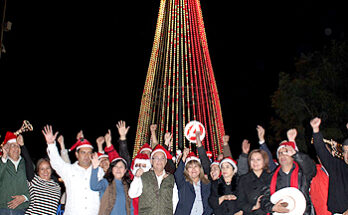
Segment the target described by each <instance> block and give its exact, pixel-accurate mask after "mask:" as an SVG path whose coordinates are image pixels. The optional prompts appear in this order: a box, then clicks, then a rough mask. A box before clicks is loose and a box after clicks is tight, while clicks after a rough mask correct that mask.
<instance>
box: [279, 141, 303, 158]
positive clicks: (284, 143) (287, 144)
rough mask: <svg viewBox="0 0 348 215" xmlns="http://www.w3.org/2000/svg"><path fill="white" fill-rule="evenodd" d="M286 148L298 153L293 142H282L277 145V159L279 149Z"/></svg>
mask: <svg viewBox="0 0 348 215" xmlns="http://www.w3.org/2000/svg"><path fill="white" fill-rule="evenodd" d="M286 146H291V147H292V148H293V149H294V150H295V151H298V148H297V145H296V143H295V142H293V141H283V142H281V143H280V144H279V147H278V149H277V157H278V152H279V150H280V149H281V148H284V147H286Z"/></svg>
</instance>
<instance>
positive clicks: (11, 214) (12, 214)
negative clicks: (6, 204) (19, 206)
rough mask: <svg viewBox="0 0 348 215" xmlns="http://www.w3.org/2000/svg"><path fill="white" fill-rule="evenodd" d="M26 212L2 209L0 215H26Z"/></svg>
mask: <svg viewBox="0 0 348 215" xmlns="http://www.w3.org/2000/svg"><path fill="white" fill-rule="evenodd" d="M24 213H25V210H11V209H0V215H24Z"/></svg>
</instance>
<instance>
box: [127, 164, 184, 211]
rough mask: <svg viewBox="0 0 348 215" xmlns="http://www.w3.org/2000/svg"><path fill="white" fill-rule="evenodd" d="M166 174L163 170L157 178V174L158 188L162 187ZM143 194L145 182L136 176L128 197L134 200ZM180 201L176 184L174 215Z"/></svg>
mask: <svg viewBox="0 0 348 215" xmlns="http://www.w3.org/2000/svg"><path fill="white" fill-rule="evenodd" d="M165 174H166V172H165V171H164V170H163V173H162V175H160V176H157V175H156V174H155V175H156V178H157V183H158V188H160V187H161V183H162V180H163V177H164V175H165ZM142 192H143V181H142V180H141V177H137V176H135V177H134V179H133V181H132V183H131V184H130V187H129V190H128V195H129V197H130V198H132V199H134V198H137V197H139V196H141V194H142ZM178 201H179V194H178V188H177V186H176V183H175V182H174V187H173V214H174V212H175V209H176V205H177V204H178Z"/></svg>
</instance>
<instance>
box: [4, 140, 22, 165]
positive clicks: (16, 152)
mask: <svg viewBox="0 0 348 215" xmlns="http://www.w3.org/2000/svg"><path fill="white" fill-rule="evenodd" d="M5 147H8V148H7V150H8V156H9V157H10V158H11V159H12V160H14V161H17V160H18V159H19V156H20V154H21V147H20V146H19V144H18V143H17V142H14V143H7V144H6V145H5Z"/></svg>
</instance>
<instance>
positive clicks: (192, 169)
mask: <svg viewBox="0 0 348 215" xmlns="http://www.w3.org/2000/svg"><path fill="white" fill-rule="evenodd" d="M186 170H187V172H188V174H189V176H190V177H191V178H192V179H197V178H199V174H200V172H201V167H200V166H199V165H198V164H196V163H191V164H187V167H186Z"/></svg>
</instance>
